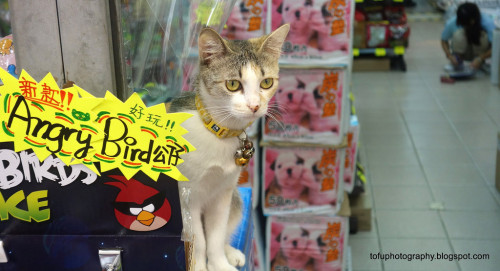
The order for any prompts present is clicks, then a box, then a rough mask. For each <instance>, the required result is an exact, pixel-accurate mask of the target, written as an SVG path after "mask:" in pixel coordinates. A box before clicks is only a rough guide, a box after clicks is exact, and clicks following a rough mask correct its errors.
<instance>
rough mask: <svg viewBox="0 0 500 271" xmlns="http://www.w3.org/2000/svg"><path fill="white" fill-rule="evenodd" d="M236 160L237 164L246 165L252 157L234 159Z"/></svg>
mask: <svg viewBox="0 0 500 271" xmlns="http://www.w3.org/2000/svg"><path fill="white" fill-rule="evenodd" d="M234 161H235V162H236V165H238V166H241V167H244V166H246V165H247V164H248V161H250V159H247V158H245V157H239V158H236V159H234Z"/></svg>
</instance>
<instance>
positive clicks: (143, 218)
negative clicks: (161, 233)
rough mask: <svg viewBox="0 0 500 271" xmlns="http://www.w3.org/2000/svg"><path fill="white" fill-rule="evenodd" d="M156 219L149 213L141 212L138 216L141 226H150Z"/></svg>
mask: <svg viewBox="0 0 500 271" xmlns="http://www.w3.org/2000/svg"><path fill="white" fill-rule="evenodd" d="M154 219H155V215H154V214H152V213H150V212H148V211H144V210H143V211H141V212H140V213H139V215H138V216H137V221H139V222H141V224H143V225H146V226H150V225H151V224H153V220H154Z"/></svg>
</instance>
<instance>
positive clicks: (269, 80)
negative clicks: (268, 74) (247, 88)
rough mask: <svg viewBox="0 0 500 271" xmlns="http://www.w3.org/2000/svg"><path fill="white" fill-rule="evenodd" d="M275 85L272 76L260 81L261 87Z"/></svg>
mask: <svg viewBox="0 0 500 271" xmlns="http://www.w3.org/2000/svg"><path fill="white" fill-rule="evenodd" d="M272 86H273V79H272V78H266V79H264V80H262V82H260V87H261V88H263V89H268V88H271V87H272Z"/></svg>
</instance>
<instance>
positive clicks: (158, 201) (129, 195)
mask: <svg viewBox="0 0 500 271" xmlns="http://www.w3.org/2000/svg"><path fill="white" fill-rule="evenodd" d="M109 177H111V178H113V179H115V180H117V181H116V182H115V181H112V182H106V183H105V184H107V185H112V186H115V187H118V188H119V189H120V192H119V193H118V195H117V196H116V199H115V202H114V203H113V205H114V207H115V216H116V219H117V220H118V222H119V223H120V224H121V225H122V226H123V227H125V228H127V229H130V230H133V231H152V230H156V229H159V228H161V227H163V226H164V225H165V224H167V223H168V221H169V220H170V216H171V214H172V210H171V207H170V203H169V202H168V199H167V198H166V196H165V193H164V192H163V193H162V192H160V191H158V190H156V189H154V188H152V187H150V186H147V185H144V184H143V183H141V182H139V181H137V180H135V179H130V180H127V179H126V178H125V177H124V176H118V175H112V176H109Z"/></svg>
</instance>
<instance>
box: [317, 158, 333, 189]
mask: <svg viewBox="0 0 500 271" xmlns="http://www.w3.org/2000/svg"><path fill="white" fill-rule="evenodd" d="M336 164H337V150H335V149H324V150H323V156H322V157H321V162H320V164H319V168H320V169H322V170H323V174H324V175H325V176H326V177H325V178H323V181H322V182H321V191H327V190H332V189H335V165H336Z"/></svg>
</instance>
